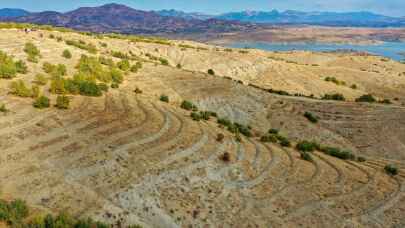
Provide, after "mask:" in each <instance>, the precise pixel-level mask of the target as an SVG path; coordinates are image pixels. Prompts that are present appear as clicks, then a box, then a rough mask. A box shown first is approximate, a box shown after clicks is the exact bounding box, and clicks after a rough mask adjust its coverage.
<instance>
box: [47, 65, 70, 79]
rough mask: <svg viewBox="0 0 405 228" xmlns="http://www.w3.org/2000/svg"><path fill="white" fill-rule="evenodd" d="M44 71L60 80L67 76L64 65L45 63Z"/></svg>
mask: <svg viewBox="0 0 405 228" xmlns="http://www.w3.org/2000/svg"><path fill="white" fill-rule="evenodd" d="M42 70H43V71H44V72H45V73H47V74H49V75H51V76H52V77H53V78H60V77H63V76H66V74H67V69H66V66H65V65H63V64H58V65H54V64H51V63H49V62H44V64H43V65H42Z"/></svg>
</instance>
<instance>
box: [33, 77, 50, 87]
mask: <svg viewBox="0 0 405 228" xmlns="http://www.w3.org/2000/svg"><path fill="white" fill-rule="evenodd" d="M34 83H36V84H38V85H42V86H44V85H46V84H47V83H48V78H46V76H45V75H43V74H37V75H35V79H34Z"/></svg>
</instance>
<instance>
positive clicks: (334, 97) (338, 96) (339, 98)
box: [322, 93, 346, 101]
mask: <svg viewBox="0 0 405 228" xmlns="http://www.w3.org/2000/svg"><path fill="white" fill-rule="evenodd" d="M322 100H335V101H345V100H346V98H345V97H344V96H343V94H340V93H334V94H325V95H324V96H323V97H322Z"/></svg>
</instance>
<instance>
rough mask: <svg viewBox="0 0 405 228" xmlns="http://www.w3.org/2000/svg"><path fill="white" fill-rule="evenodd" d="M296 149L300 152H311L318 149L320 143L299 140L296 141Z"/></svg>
mask: <svg viewBox="0 0 405 228" xmlns="http://www.w3.org/2000/svg"><path fill="white" fill-rule="evenodd" d="M296 149H297V150H298V151H301V152H313V151H315V150H319V149H320V145H319V144H318V143H317V142H310V141H306V140H304V141H301V142H299V143H297V145H296Z"/></svg>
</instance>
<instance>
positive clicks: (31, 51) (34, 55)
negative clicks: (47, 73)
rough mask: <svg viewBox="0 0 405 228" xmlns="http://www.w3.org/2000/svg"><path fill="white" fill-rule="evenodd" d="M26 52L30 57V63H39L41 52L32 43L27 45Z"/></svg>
mask: <svg viewBox="0 0 405 228" xmlns="http://www.w3.org/2000/svg"><path fill="white" fill-rule="evenodd" d="M24 52H25V53H27V55H28V59H27V60H28V61H30V62H33V63H37V62H38V57H40V54H41V52H40V51H39V49H38V48H37V47H36V46H35V45H34V44H33V43H31V42H28V43H26V44H25V47H24Z"/></svg>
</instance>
